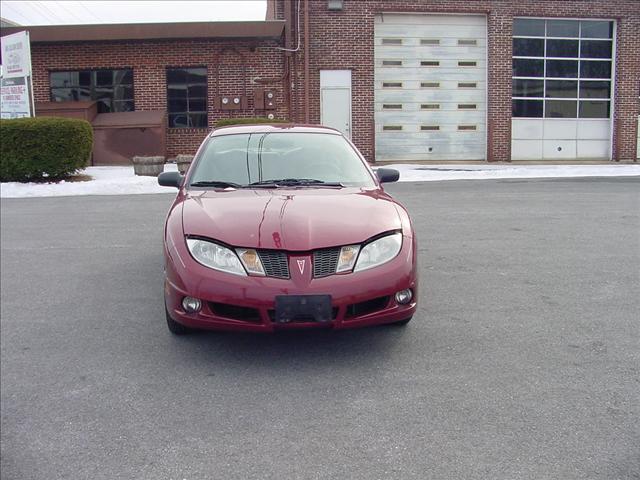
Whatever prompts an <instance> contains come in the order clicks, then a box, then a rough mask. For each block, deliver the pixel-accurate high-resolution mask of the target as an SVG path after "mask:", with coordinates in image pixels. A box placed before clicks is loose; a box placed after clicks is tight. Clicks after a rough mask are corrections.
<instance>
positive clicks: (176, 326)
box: [164, 307, 191, 335]
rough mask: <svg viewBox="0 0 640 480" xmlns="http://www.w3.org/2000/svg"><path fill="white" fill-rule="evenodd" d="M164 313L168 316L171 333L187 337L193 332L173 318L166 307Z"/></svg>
mask: <svg viewBox="0 0 640 480" xmlns="http://www.w3.org/2000/svg"><path fill="white" fill-rule="evenodd" d="M164 312H165V314H166V316H167V327H168V328H169V331H170V332H171V333H173V334H174V335H186V334H187V333H189V332H191V329H190V328H188V327H185V326H184V325H182V324H181V323H178V322H176V321H175V320H174V319H173V318H171V315H169V311H168V310H167V309H166V307H165V309H164Z"/></svg>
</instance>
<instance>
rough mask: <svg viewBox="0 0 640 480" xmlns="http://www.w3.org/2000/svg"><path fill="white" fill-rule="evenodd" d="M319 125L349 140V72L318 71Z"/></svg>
mask: <svg viewBox="0 0 640 480" xmlns="http://www.w3.org/2000/svg"><path fill="white" fill-rule="evenodd" d="M320 123H322V125H325V126H327V127H331V128H335V129H336V130H339V131H341V132H342V133H343V134H344V135H345V136H346V137H347V138H351V70H321V71H320Z"/></svg>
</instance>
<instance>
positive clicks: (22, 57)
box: [1, 32, 31, 78]
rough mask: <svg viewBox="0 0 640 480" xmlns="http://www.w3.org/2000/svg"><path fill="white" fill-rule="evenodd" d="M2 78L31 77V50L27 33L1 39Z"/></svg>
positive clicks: (14, 34)
mask: <svg viewBox="0 0 640 480" xmlns="http://www.w3.org/2000/svg"><path fill="white" fill-rule="evenodd" d="M1 42H2V76H3V77H4V78H16V77H28V76H30V75H31V48H30V46H29V32H18V33H13V34H11V35H7V36H5V37H2V41H1Z"/></svg>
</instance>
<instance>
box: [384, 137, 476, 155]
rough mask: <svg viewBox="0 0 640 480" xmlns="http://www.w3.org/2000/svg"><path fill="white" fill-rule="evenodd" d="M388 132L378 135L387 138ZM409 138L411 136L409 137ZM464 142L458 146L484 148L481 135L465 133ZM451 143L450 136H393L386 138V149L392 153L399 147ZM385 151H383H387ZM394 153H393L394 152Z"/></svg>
mask: <svg viewBox="0 0 640 480" xmlns="http://www.w3.org/2000/svg"><path fill="white" fill-rule="evenodd" d="M386 133H387V132H382V133H378V134H379V135H382V136H383V137H385V136H386ZM407 137H409V136H407ZM464 137H465V138H463V139H462V140H459V141H458V142H457V143H456V144H460V145H466V146H467V147H468V146H471V145H475V146H482V145H484V139H483V136H482V135H480V134H469V133H465V134H464ZM450 143H451V138H450V135H444V134H440V135H436V134H432V133H428V134H425V135H424V136H423V137H422V138H420V137H419V136H418V135H411V136H410V137H409V138H404V139H403V138H395V137H394V136H393V135H389V136H387V138H385V146H384V149H388V150H390V151H392V150H395V149H397V148H399V147H402V148H403V149H404V148H410V147H425V146H429V145H446V144H450ZM384 149H383V151H385V150H384ZM392 153H393V152H392Z"/></svg>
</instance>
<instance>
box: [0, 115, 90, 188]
mask: <svg viewBox="0 0 640 480" xmlns="http://www.w3.org/2000/svg"><path fill="white" fill-rule="evenodd" d="M92 148H93V130H92V129H91V125H90V124H89V122H87V121H85V120H78V119H73V118H61V117H37V118H16V119H11V120H0V181H2V182H28V181H32V180H41V179H44V178H46V179H47V180H56V179H60V178H64V177H66V176H68V175H70V174H72V173H74V172H75V171H77V170H78V169H81V168H84V167H85V166H86V165H87V162H88V160H89V158H90V157H91V150H92Z"/></svg>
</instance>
